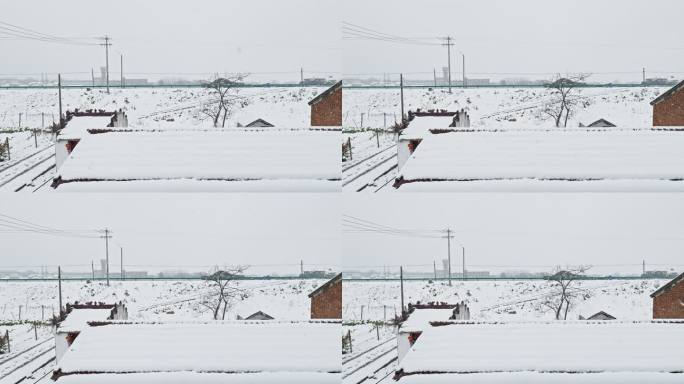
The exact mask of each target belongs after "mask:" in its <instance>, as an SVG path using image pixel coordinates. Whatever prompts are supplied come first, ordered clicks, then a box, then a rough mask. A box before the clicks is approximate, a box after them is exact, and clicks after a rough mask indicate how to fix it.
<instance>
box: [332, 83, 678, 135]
mask: <svg viewBox="0 0 684 384" xmlns="http://www.w3.org/2000/svg"><path fill="white" fill-rule="evenodd" d="M667 89H669V88H667V87H614V88H607V87H606V88H583V89H581V90H580V93H579V94H580V95H581V96H583V97H585V102H584V103H583V104H582V105H580V106H578V107H577V110H576V113H575V115H574V116H571V117H570V119H569V120H568V127H577V126H578V125H579V123H583V124H584V125H588V124H590V123H592V122H594V121H596V120H598V119H600V118H604V119H606V120H608V121H610V122H612V123H614V124H615V125H617V126H618V127H620V126H631V127H638V126H642V127H643V126H649V125H651V123H652V121H651V119H652V107H651V105H650V104H649V103H650V102H651V101H652V100H653V99H655V98H656V97H657V96H659V95H660V94H661V93H663V92H665V91H666V90H667ZM548 95H549V90H547V89H543V88H467V89H454V90H453V93H451V94H449V91H448V90H446V89H434V90H430V89H428V88H408V89H404V111H405V113H407V112H408V111H409V110H416V109H417V108H421V109H423V110H427V109H446V110H449V111H456V110H460V109H465V110H466V111H467V112H468V114H469V115H470V121H471V126H472V127H474V128H484V127H487V128H492V127H506V128H521V129H524V128H551V127H553V125H554V123H553V121H551V120H550V119H549V118H548V116H544V115H543V114H541V113H540V107H541V106H542V105H543V104H544V103H545V102H546V101H547V100H548ZM343 103H344V116H343V118H344V121H343V122H342V124H343V126H344V127H345V128H350V129H358V128H359V123H360V116H361V114H362V113H363V114H364V120H363V121H364V124H363V127H364V128H382V127H383V126H384V117H383V113H384V114H385V115H386V116H394V114H396V115H397V116H399V114H400V113H401V112H400V108H401V105H400V95H399V89H345V91H344V95H343ZM392 119H393V118H392ZM393 121H394V120H392V122H393Z"/></svg>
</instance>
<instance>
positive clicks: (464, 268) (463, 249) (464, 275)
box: [461, 246, 468, 280]
mask: <svg viewBox="0 0 684 384" xmlns="http://www.w3.org/2000/svg"><path fill="white" fill-rule="evenodd" d="M461 252H462V254H463V280H465V279H467V278H468V276H467V275H466V266H465V247H464V246H461Z"/></svg>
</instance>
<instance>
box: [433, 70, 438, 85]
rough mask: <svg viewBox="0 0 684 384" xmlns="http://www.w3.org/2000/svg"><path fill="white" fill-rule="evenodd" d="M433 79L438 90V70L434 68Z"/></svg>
mask: <svg viewBox="0 0 684 384" xmlns="http://www.w3.org/2000/svg"><path fill="white" fill-rule="evenodd" d="M432 78H433V79H434V81H435V88H437V70H436V69H435V68H432Z"/></svg>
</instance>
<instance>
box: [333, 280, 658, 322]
mask: <svg viewBox="0 0 684 384" xmlns="http://www.w3.org/2000/svg"><path fill="white" fill-rule="evenodd" d="M666 282H667V280H598V281H597V280H591V281H580V282H579V284H578V285H577V286H576V287H577V288H580V289H582V290H583V291H584V292H583V293H582V295H580V296H579V297H578V298H577V300H576V302H575V303H573V305H572V306H571V308H570V311H569V312H568V319H577V318H578V317H579V316H580V315H582V316H584V317H588V316H591V315H593V314H594V313H596V312H599V311H605V312H608V313H610V314H611V315H613V316H615V317H616V318H617V319H618V320H650V319H651V318H652V301H651V298H650V297H649V295H650V294H651V293H653V292H654V291H655V290H656V289H657V288H659V287H660V286H662V285H663V284H665V283H666ZM452 284H453V285H452V286H451V287H449V284H448V282H445V281H437V282H429V281H408V282H404V295H405V297H404V300H405V305H406V304H408V303H409V302H410V303H415V302H417V301H421V302H429V301H443V302H448V303H452V304H453V303H456V302H461V301H464V302H466V303H467V304H468V306H469V307H470V317H471V320H486V321H527V320H551V319H553V318H554V314H553V313H552V312H551V311H550V309H549V308H547V307H546V306H544V305H543V300H544V299H545V298H547V297H549V295H553V294H554V293H555V292H556V291H555V290H554V288H553V286H552V285H551V283H550V282H547V281H536V280H532V281H530V280H501V281H466V282H464V281H458V280H454V281H453V282H452ZM400 300H401V299H400V290H399V282H398V281H388V282H382V281H376V282H351V281H346V282H345V283H344V297H343V307H342V317H343V319H344V320H345V321H350V320H361V307H362V306H363V320H383V319H384V317H385V316H384V313H386V317H387V319H391V317H393V316H394V313H395V309H396V311H397V313H400V311H401V309H400V308H401V304H400Z"/></svg>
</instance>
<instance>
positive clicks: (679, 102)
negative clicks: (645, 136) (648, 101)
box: [653, 89, 684, 127]
mask: <svg viewBox="0 0 684 384" xmlns="http://www.w3.org/2000/svg"><path fill="white" fill-rule="evenodd" d="M653 126H656V127H657V126H684V89H680V90H679V91H677V92H675V93H673V94H672V95H670V97H668V98H666V99H665V100H663V101H661V102H660V103H657V104H656V105H654V106H653Z"/></svg>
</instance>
